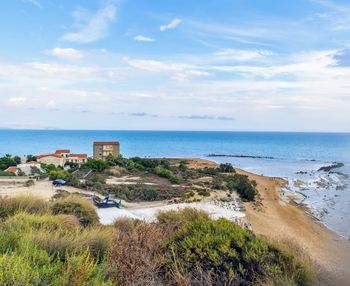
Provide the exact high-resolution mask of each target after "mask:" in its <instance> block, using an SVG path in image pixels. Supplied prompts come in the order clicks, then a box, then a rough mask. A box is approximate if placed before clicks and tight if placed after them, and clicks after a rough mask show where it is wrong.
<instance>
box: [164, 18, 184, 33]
mask: <svg viewBox="0 0 350 286" xmlns="http://www.w3.org/2000/svg"><path fill="white" fill-rule="evenodd" d="M181 22H182V20H181V19H179V18H175V19H173V20H171V22H170V23H169V24H166V25H162V26H160V27H159V29H160V31H161V32H164V31H166V30H169V29H175V28H176V27H177V26H178V25H180V24H181Z"/></svg>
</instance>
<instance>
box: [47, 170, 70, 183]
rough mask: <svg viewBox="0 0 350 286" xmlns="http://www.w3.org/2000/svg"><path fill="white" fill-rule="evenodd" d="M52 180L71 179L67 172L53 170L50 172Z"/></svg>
mask: <svg viewBox="0 0 350 286" xmlns="http://www.w3.org/2000/svg"><path fill="white" fill-rule="evenodd" d="M49 176H50V180H56V179H62V180H65V181H67V180H68V179H69V177H70V173H69V172H68V171H65V170H53V171H50V172H49Z"/></svg>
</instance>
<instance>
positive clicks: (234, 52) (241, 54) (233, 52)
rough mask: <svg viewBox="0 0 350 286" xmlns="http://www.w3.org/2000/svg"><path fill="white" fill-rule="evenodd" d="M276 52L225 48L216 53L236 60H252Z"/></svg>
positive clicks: (221, 56) (220, 56) (218, 55)
mask: <svg viewBox="0 0 350 286" xmlns="http://www.w3.org/2000/svg"><path fill="white" fill-rule="evenodd" d="M273 54H274V53H273V52H271V51H268V50H239V49H223V50H220V51H218V52H217V53H215V55H216V56H217V57H219V58H222V59H225V60H235V61H251V60H257V59H262V58H266V57H269V56H272V55H273Z"/></svg>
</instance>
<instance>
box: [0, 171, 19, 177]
mask: <svg viewBox="0 0 350 286" xmlns="http://www.w3.org/2000/svg"><path fill="white" fill-rule="evenodd" d="M0 176H1V177H14V176H16V174H15V173H12V172H5V171H0Z"/></svg>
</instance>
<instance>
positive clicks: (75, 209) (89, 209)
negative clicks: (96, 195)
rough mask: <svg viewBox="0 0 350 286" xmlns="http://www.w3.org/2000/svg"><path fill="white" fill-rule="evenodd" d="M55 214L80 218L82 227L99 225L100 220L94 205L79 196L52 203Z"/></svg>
mask: <svg viewBox="0 0 350 286" xmlns="http://www.w3.org/2000/svg"><path fill="white" fill-rule="evenodd" d="M51 209H52V212H53V214H68V215H74V216H76V217H77V218H78V220H79V222H80V224H81V225H82V226H88V225H93V224H96V223H98V221H99V218H98V215H97V213H96V210H95V208H94V206H93V204H92V203H91V202H89V201H87V200H86V199H84V198H81V197H78V196H74V195H73V196H69V197H66V198H63V199H59V200H57V201H55V202H53V203H52V206H51Z"/></svg>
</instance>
